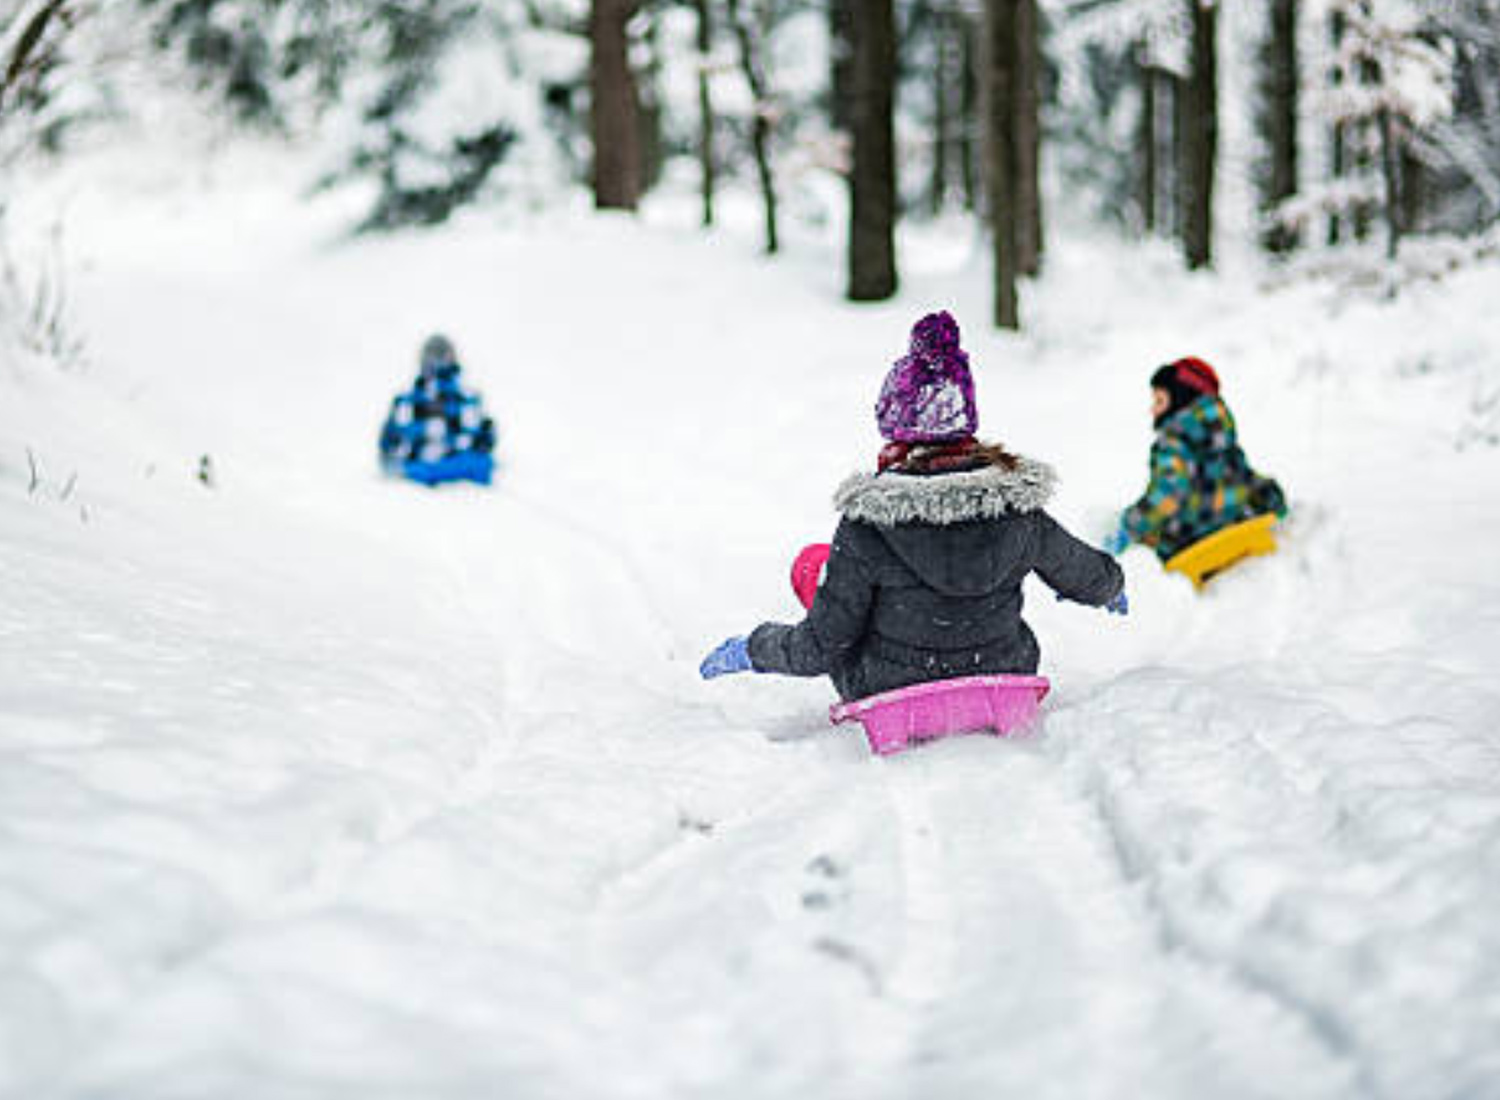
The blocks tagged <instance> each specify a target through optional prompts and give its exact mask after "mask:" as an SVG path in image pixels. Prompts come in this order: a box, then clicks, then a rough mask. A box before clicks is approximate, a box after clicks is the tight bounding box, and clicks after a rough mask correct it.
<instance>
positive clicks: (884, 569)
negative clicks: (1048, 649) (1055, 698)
mask: <svg viewBox="0 0 1500 1100" xmlns="http://www.w3.org/2000/svg"><path fill="white" fill-rule="evenodd" d="M1055 482H1056V475H1055V474H1054V473H1053V471H1052V469H1051V468H1050V467H1049V466H1047V465H1045V464H1043V463H1040V462H1035V461H1032V460H1030V459H1025V458H1021V459H1018V460H1016V463H1015V465H1014V467H1013V468H1010V469H1006V468H1002V467H999V466H986V467H983V468H981V469H978V470H969V471H963V472H958V473H944V474H931V475H917V474H905V473H895V472H886V473H883V474H878V475H870V474H858V475H855V476H854V477H852V478H850V479H849V480H848V481H846V482H845V483H844V484H843V486H841V487H840V489H839V491H838V494H837V496H836V498H835V503H836V505H837V507H838V510H839V512H840V513H841V514H842V516H843V519H842V521H841V522H840V523H839V526H838V530H837V531H836V532H835V533H834V537H833V552H832V555H831V556H830V558H829V559H828V568H827V573H826V574H825V576H824V580H823V583H822V585H821V586H820V587H819V589H818V594H817V598H816V599H815V600H814V601H813V605H812V609H811V610H810V611H809V612H808V614H807V617H806V618H805V619H804V620H803V621H802V622H801V623H799V624H797V625H796V626H786V625H782V624H779V623H766V624H764V625H762V626H760V627H759V628H757V629H756V630H755V632H754V633H753V634H751V636H750V660H751V663H752V664H753V665H754V666H755V669H756V671H758V672H779V673H783V674H786V675H790V676H823V675H827V676H829V677H831V678H832V680H833V684H834V687H835V688H836V689H837V690H838V693H839V695H840V696H841V697H842V698H844V699H855V698H862V697H864V696H868V695H874V694H878V693H879V692H882V691H891V690H893V689H895V688H900V687H906V686H908V685H910V684H915V683H922V682H924V681H928V680H947V679H952V678H953V677H957V676H977V675H984V674H993V673H1007V672H1008V673H1024V674H1030V673H1034V672H1036V669H1037V663H1038V660H1039V658H1040V650H1039V649H1038V647H1037V642H1036V637H1035V635H1033V634H1032V632H1031V629H1030V628H1029V627H1028V626H1027V625H1026V623H1025V622H1024V621H1023V620H1022V618H1021V603H1022V596H1021V582H1022V581H1023V580H1025V578H1026V576H1027V574H1029V573H1032V572H1035V573H1036V574H1037V575H1038V576H1040V577H1041V578H1042V580H1043V581H1045V582H1046V583H1047V584H1048V585H1049V586H1051V588H1052V589H1053V590H1054V591H1056V592H1057V593H1058V594H1059V595H1061V596H1063V597H1065V598H1067V599H1069V600H1074V601H1076V602H1078V603H1082V604H1088V605H1090V606H1094V607H1098V606H1102V605H1103V604H1105V603H1108V602H1109V601H1110V600H1111V599H1113V598H1114V596H1115V594H1116V593H1118V592H1119V591H1120V589H1121V587H1122V586H1123V585H1124V583H1125V582H1124V576H1123V574H1122V573H1121V571H1120V567H1119V565H1118V564H1116V562H1115V560H1114V559H1113V558H1112V557H1110V556H1109V555H1108V554H1105V553H1103V552H1102V551H1099V550H1095V549H1094V548H1092V547H1090V546H1087V545H1085V544H1084V543H1082V542H1080V541H1079V540H1077V539H1075V538H1074V537H1073V536H1072V535H1070V534H1068V532H1066V531H1064V530H1063V529H1062V527H1061V526H1059V525H1058V523H1057V521H1055V520H1054V519H1052V517H1051V516H1049V515H1047V513H1046V512H1045V511H1043V508H1044V506H1045V505H1046V504H1047V502H1048V500H1049V499H1050V498H1051V496H1052V491H1053V486H1054V484H1055Z"/></svg>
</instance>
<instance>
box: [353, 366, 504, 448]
mask: <svg viewBox="0 0 1500 1100" xmlns="http://www.w3.org/2000/svg"><path fill="white" fill-rule="evenodd" d="M459 374H460V367H459V366H458V364H456V363H450V364H448V365H446V366H442V367H438V368H436V369H435V370H432V371H423V372H422V373H421V374H420V375H418V376H417V380H416V382H415V383H414V384H413V385H412V388H411V389H410V390H408V391H407V392H405V393H401V394H397V395H396V398H395V400H393V401H392V402H391V411H390V415H389V416H387V417H386V420H385V427H384V428H382V429H381V432H380V460H381V463H382V464H383V465H384V466H385V467H386V468H387V469H389V470H392V471H394V472H401V470H402V469H404V468H405V466H406V465H407V464H408V463H414V462H416V463H433V462H441V461H442V460H444V459H446V458H451V457H453V456H455V455H465V454H480V455H487V454H489V453H490V452H491V451H493V450H494V449H495V425H494V422H493V421H492V420H491V419H490V418H489V417H488V416H486V415H485V413H484V406H483V405H482V403H481V402H480V399H479V395H478V394H473V393H467V392H465V390H464V388H463V384H462V382H461V380H460V378H459Z"/></svg>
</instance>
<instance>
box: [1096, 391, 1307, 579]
mask: <svg viewBox="0 0 1500 1100" xmlns="http://www.w3.org/2000/svg"><path fill="white" fill-rule="evenodd" d="M1268 512H1274V513H1275V514H1276V515H1278V516H1284V515H1286V498H1285V497H1284V496H1283V495H1282V492H1281V486H1280V485H1278V484H1277V483H1276V482H1275V481H1274V480H1273V479H1271V478H1269V477H1263V476H1261V475H1260V474H1257V473H1256V472H1255V471H1254V470H1252V469H1251V468H1250V462H1249V460H1248V459H1246V458H1245V452H1244V451H1243V450H1241V448H1240V444H1239V437H1238V433H1237V432H1236V430H1235V424H1234V417H1233V415H1231V413H1230V412H1229V407H1228V406H1227V405H1225V404H1224V402H1223V401H1222V400H1220V399H1219V398H1217V397H1212V396H1205V397H1200V398H1199V399H1198V400H1197V401H1194V402H1193V403H1192V404H1191V405H1188V406H1186V407H1185V408H1182V409H1179V410H1178V411H1177V412H1175V413H1173V414H1172V415H1171V416H1169V417H1167V419H1166V420H1164V421H1163V422H1162V423H1161V426H1160V427H1158V428H1157V430H1156V442H1155V443H1153V444H1152V446H1151V483H1150V484H1149V485H1148V486H1147V487H1146V493H1145V495H1144V496H1142V497H1141V499H1140V500H1138V501H1136V502H1135V503H1134V504H1132V505H1131V506H1130V507H1129V508H1127V509H1125V514H1124V516H1123V517H1122V520H1121V527H1122V528H1123V530H1124V533H1125V534H1126V535H1128V536H1129V537H1130V540H1131V541H1132V542H1138V543H1142V544H1143V545H1146V546H1150V547H1151V548H1152V549H1154V550H1155V551H1156V554H1157V556H1158V557H1159V558H1161V559H1162V560H1163V561H1166V560H1167V559H1168V558H1170V557H1172V556H1173V555H1174V554H1177V553H1178V552H1179V551H1182V550H1184V549H1186V548H1187V547H1189V546H1191V545H1192V544H1193V543H1195V542H1197V541H1198V540H1199V539H1201V538H1205V537H1206V536H1208V535H1211V534H1213V533H1214V532H1215V531H1217V530H1219V529H1220V528H1223V527H1227V526H1229V525H1230V524H1231V523H1238V522H1239V521H1240V520H1245V519H1249V518H1251V517H1252V516H1259V515H1264V514H1266V513H1268Z"/></svg>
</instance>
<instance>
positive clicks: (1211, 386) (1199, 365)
mask: <svg viewBox="0 0 1500 1100" xmlns="http://www.w3.org/2000/svg"><path fill="white" fill-rule="evenodd" d="M1172 370H1173V371H1174V372H1175V373H1176V375H1177V380H1178V381H1179V382H1181V383H1182V384H1183V385H1184V386H1186V387H1187V388H1188V389H1190V390H1197V391H1198V392H1199V393H1203V394H1208V395H1210V396H1212V397H1218V396H1219V372H1218V371H1216V370H1214V369H1213V367H1211V366H1209V365H1208V364H1207V363H1205V362H1204V361H1203V360H1202V359H1199V358H1198V357H1197V356H1195V355H1189V356H1188V357H1187V358H1186V359H1179V360H1177V362H1175V363H1173V364H1172Z"/></svg>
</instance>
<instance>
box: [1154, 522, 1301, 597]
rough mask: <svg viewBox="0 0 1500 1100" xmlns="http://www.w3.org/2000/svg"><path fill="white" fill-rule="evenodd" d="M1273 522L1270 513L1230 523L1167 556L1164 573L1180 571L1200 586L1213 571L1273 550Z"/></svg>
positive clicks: (1215, 571)
mask: <svg viewBox="0 0 1500 1100" xmlns="http://www.w3.org/2000/svg"><path fill="white" fill-rule="evenodd" d="M1275 526H1276V517H1275V516H1274V515H1266V516H1256V517H1255V518H1254V519H1247V520H1243V521H1241V522H1240V523H1232V524H1230V525H1229V526H1228V527H1225V528H1222V529H1221V530H1218V531H1215V532H1214V533H1213V534H1211V535H1209V536H1208V537H1207V538H1204V539H1199V540H1198V541H1197V542H1195V543H1193V545H1191V546H1189V547H1188V548H1187V549H1186V550H1183V551H1180V552H1179V553H1177V554H1175V555H1173V556H1172V557H1170V558H1168V559H1167V563H1166V565H1165V566H1164V567H1163V568H1165V569H1166V571H1167V572H1168V573H1181V574H1182V575H1183V576H1184V577H1186V578H1187V579H1188V580H1190V581H1192V582H1193V587H1194V588H1202V587H1203V586H1204V585H1205V584H1207V583H1208V581H1209V579H1210V578H1211V577H1213V576H1214V575H1215V574H1216V573H1222V572H1223V571H1224V570H1226V569H1228V568H1229V567H1230V566H1231V565H1234V564H1235V563H1236V562H1239V561H1242V560H1244V559H1245V558H1250V557H1256V556H1258V555H1260V554H1273V553H1275V552H1276V532H1275V530H1274V528H1275Z"/></svg>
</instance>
